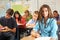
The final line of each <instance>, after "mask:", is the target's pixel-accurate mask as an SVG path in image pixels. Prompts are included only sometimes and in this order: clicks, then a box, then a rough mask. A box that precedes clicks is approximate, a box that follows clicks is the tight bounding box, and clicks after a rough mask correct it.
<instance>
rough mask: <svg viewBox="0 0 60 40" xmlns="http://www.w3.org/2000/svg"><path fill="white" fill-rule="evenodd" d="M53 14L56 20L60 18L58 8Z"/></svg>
mask: <svg viewBox="0 0 60 40" xmlns="http://www.w3.org/2000/svg"><path fill="white" fill-rule="evenodd" d="M53 15H54V18H56V20H59V14H58V11H57V10H54V11H53Z"/></svg>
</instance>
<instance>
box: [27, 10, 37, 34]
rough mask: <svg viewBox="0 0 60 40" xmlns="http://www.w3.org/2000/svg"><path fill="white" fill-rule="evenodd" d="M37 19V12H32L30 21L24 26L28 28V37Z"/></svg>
mask: <svg viewBox="0 0 60 40" xmlns="http://www.w3.org/2000/svg"><path fill="white" fill-rule="evenodd" d="M37 19H38V11H34V13H33V15H32V19H30V20H29V21H28V22H27V24H26V27H27V28H28V35H30V33H31V30H32V29H33V28H34V26H35V24H36V22H37Z"/></svg>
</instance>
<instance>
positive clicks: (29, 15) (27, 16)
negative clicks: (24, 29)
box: [23, 10, 32, 22]
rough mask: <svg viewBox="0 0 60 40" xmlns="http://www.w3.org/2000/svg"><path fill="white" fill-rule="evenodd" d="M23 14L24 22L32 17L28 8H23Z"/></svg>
mask: <svg viewBox="0 0 60 40" xmlns="http://www.w3.org/2000/svg"><path fill="white" fill-rule="evenodd" d="M23 16H26V22H28V21H29V20H30V19H31V18H32V15H31V14H30V12H29V10H25V12H24V15H23Z"/></svg>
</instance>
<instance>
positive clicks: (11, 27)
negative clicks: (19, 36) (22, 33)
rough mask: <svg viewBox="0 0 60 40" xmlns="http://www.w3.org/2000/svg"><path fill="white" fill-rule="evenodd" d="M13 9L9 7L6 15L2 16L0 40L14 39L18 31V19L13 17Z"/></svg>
mask: <svg viewBox="0 0 60 40" xmlns="http://www.w3.org/2000/svg"><path fill="white" fill-rule="evenodd" d="M13 13H14V10H13V9H8V10H7V11H6V15H5V16H4V17H1V18H0V40H14V38H15V32H16V27H17V24H16V21H15V19H14V18H13V17H12V15H13Z"/></svg>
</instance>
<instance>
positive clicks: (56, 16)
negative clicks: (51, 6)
mask: <svg viewBox="0 0 60 40" xmlns="http://www.w3.org/2000/svg"><path fill="white" fill-rule="evenodd" d="M53 15H54V18H55V19H56V20H57V24H58V40H60V15H59V13H58V11H57V10H54V11H53Z"/></svg>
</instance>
